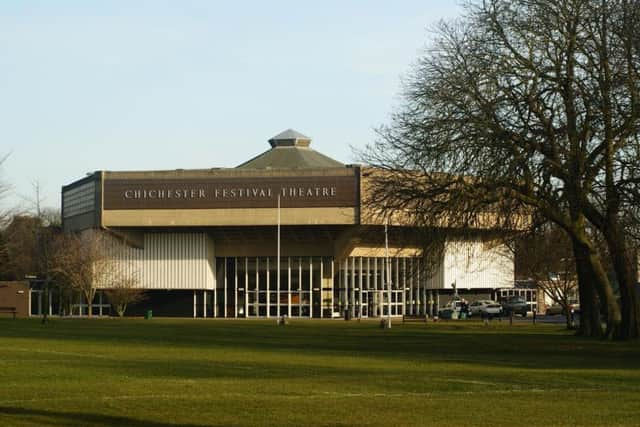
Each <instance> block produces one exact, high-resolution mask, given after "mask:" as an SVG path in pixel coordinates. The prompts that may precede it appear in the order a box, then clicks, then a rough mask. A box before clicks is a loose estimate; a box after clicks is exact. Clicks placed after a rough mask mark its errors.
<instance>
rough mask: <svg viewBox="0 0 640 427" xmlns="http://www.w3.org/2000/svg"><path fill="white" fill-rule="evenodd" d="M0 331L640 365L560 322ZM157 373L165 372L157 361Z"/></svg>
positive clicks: (539, 363)
mask: <svg viewBox="0 0 640 427" xmlns="http://www.w3.org/2000/svg"><path fill="white" fill-rule="evenodd" d="M6 326H7V328H4V329H2V328H0V337H5V338H29V339H42V340H61V341H67V342H86V343H96V344H100V345H104V346H107V347H108V346H111V345H118V346H127V345H136V346H138V345H139V346H151V347H159V348H163V347H166V348H184V349H190V350H191V351H194V352H198V351H200V350H203V351H206V350H216V349H229V348H231V349H234V350H240V351H243V352H247V353H255V352H274V353H278V352H289V353H295V354H300V355H303V354H304V355H315V356H317V355H330V356H336V355H338V356H366V357H373V358H381V359H387V360H389V361H391V360H413V361H419V362H421V363H424V362H427V361H451V360H455V361H460V362H464V363H468V364H473V365H486V366H504V365H505V364H507V365H510V366H517V367H522V368H537V369H553V368H572V367H577V366H580V367H581V368H582V369H590V368H593V369H602V368H607V369H628V368H638V367H640V357H639V356H640V346H638V345H636V344H634V343H631V344H629V343H622V344H621V343H606V342H601V341H597V340H590V339H584V338H579V337H572V336H570V335H569V333H568V332H566V331H563V330H562V326H559V327H552V326H543V327H533V326H514V327H513V328H509V327H508V326H506V325H499V324H498V325H493V326H490V327H483V326H482V325H481V324H480V323H478V324H473V323H468V324H450V325H449V324H437V325H434V324H427V325H417V324H416V325H409V326H401V325H398V324H397V326H395V327H394V329H392V330H391V331H384V330H380V329H378V327H377V323H376V322H362V323H355V322H354V323H346V322H333V321H320V322H314V321H292V324H291V325H290V326H288V327H284V328H282V327H277V326H275V321H254V320H240V321H216V320H213V321H203V320H192V319H181V320H168V319H159V320H155V319H154V320H153V321H151V322H145V321H142V320H137V319H102V320H98V319H93V320H88V319H76V320H56V321H52V323H51V325H49V326H47V327H42V326H40V325H39V324H36V323H34V322H30V321H18V322H14V323H11V322H7V323H6ZM158 368H159V369H158V371H161V372H162V371H165V370H164V369H162V368H160V367H158Z"/></svg>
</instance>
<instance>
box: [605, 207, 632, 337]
mask: <svg viewBox="0 0 640 427" xmlns="http://www.w3.org/2000/svg"><path fill="white" fill-rule="evenodd" d="M604 234H605V238H606V240H607V246H608V248H609V254H610V257H611V262H612V263H613V268H614V270H615V273H616V279H617V280H618V286H619V290H620V311H621V317H622V323H621V325H620V328H619V329H618V330H617V331H616V334H615V338H616V339H619V340H628V339H635V338H638V337H639V336H640V327H639V325H638V321H639V320H640V313H639V310H638V295H637V292H636V277H635V274H634V268H633V265H632V262H633V261H632V259H631V258H632V257H631V256H630V255H631V254H630V253H629V251H628V249H627V245H626V244H625V237H624V234H623V233H622V232H621V229H620V226H619V224H618V223H617V221H616V220H615V219H613V218H611V219H610V221H609V223H608V227H607V229H606V231H605V233H604Z"/></svg>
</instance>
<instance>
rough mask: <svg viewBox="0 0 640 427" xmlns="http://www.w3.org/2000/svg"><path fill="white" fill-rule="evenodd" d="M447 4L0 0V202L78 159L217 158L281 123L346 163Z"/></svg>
mask: <svg viewBox="0 0 640 427" xmlns="http://www.w3.org/2000/svg"><path fill="white" fill-rule="evenodd" d="M458 3H459V2H458V1H457V0H431V1H429V0H427V1H425V0H423V1H409V0H407V1H402V0H399V1H375V0H369V1H364V0H363V1H347V0H343V1H331V0H325V1H322V2H320V1H316V2H310V1H306V2H303V1H300V0H298V1H279V0H272V1H257V0H256V1H226V2H217V1H213V0H211V1H190V0H182V1H134V0H127V1H102V2H91V1H63V0H57V1H55V2H54V1H13V0H0V123H1V125H0V155H1V154H5V153H7V152H10V153H11V154H10V157H9V159H8V160H7V162H6V163H5V165H4V167H3V168H2V172H1V173H2V178H3V179H4V180H6V181H9V182H10V183H11V184H12V185H13V187H14V190H15V194H14V196H13V197H12V199H11V200H10V203H13V204H16V203H19V202H20V196H27V197H29V196H32V194H33V191H32V187H31V183H32V182H34V181H38V182H40V184H41V187H42V189H43V194H44V198H45V200H44V202H45V205H47V206H51V207H59V199H60V196H59V194H60V187H61V186H62V185H64V184H68V183H70V182H72V181H74V180H76V179H78V178H80V177H82V176H84V174H85V173H87V172H90V171H94V170H148V169H176V168H184V169H189V168H208V167H233V166H236V165H237V164H239V163H242V162H243V161H244V160H247V159H249V158H251V157H253V156H255V155H256V154H258V153H260V152H262V151H264V150H266V149H267V148H268V144H267V139H269V138H270V137H271V136H273V135H275V134H277V133H279V132H280V131H282V130H285V129H287V128H294V129H296V130H298V131H300V132H302V133H304V134H306V135H308V136H310V137H312V138H313V142H312V148H314V149H316V150H318V151H321V152H323V153H324V154H327V155H329V156H331V157H333V158H335V159H337V160H340V161H343V162H346V163H350V162H355V161H356V160H357V159H355V158H354V155H353V153H352V150H351V148H350V147H351V146H354V147H364V145H365V144H367V143H368V142H371V141H372V140H373V139H374V138H375V133H374V131H373V129H374V128H375V127H377V126H379V125H381V124H383V123H385V122H387V121H388V118H389V115H390V113H391V112H392V111H393V108H394V106H396V105H398V104H399V102H400V100H399V97H398V94H399V91H400V81H401V77H402V75H403V74H405V73H406V72H408V71H409V68H410V65H411V63H412V62H413V61H415V60H416V58H417V56H418V55H419V53H420V52H421V49H423V47H424V46H425V44H426V43H427V41H428V38H429V33H428V31H427V29H428V28H429V27H430V26H432V25H433V24H435V23H436V22H437V21H438V20H440V19H451V18H454V17H455V16H457V15H459V14H460V13H461V9H460V7H459V5H458Z"/></svg>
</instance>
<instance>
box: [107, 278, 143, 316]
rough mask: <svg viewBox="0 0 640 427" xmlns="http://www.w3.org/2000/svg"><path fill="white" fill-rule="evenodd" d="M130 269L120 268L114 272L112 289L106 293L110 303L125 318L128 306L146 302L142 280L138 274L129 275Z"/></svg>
mask: <svg viewBox="0 0 640 427" xmlns="http://www.w3.org/2000/svg"><path fill="white" fill-rule="evenodd" d="M128 271H130V269H128V268H123V266H120V267H119V268H118V269H117V271H115V272H114V279H113V280H112V287H111V288H110V289H107V290H106V291H105V295H106V296H107V298H108V299H109V302H110V303H111V305H112V306H113V308H114V309H115V310H116V313H118V316H119V317H122V316H124V313H125V311H126V310H127V306H129V305H131V304H135V303H137V302H140V301H142V300H144V297H145V296H144V290H143V289H140V280H139V279H138V276H137V275H136V274H131V273H128Z"/></svg>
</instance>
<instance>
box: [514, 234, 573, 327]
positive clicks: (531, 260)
mask: <svg viewBox="0 0 640 427" xmlns="http://www.w3.org/2000/svg"><path fill="white" fill-rule="evenodd" d="M512 243H513V244H512V247H513V248H514V252H515V254H516V277H520V278H526V279H532V280H533V281H534V282H535V283H536V286H537V288H538V289H540V290H541V291H542V292H543V293H544V295H545V296H547V297H548V298H549V299H551V300H552V301H553V302H554V303H556V304H559V305H560V306H561V307H562V309H563V312H564V314H565V317H566V324H567V328H568V329H571V328H573V322H572V319H571V313H570V301H571V300H572V299H574V298H575V295H576V292H577V286H578V276H577V273H576V269H575V266H576V262H575V259H574V257H573V248H572V245H571V241H570V240H569V239H568V238H567V235H566V233H564V232H563V231H562V230H560V229H558V228H557V227H554V226H552V225H546V226H543V227H541V228H540V229H538V230H535V231H534V232H532V233H525V234H521V235H518V236H516V237H515V241H514V242H512Z"/></svg>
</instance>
